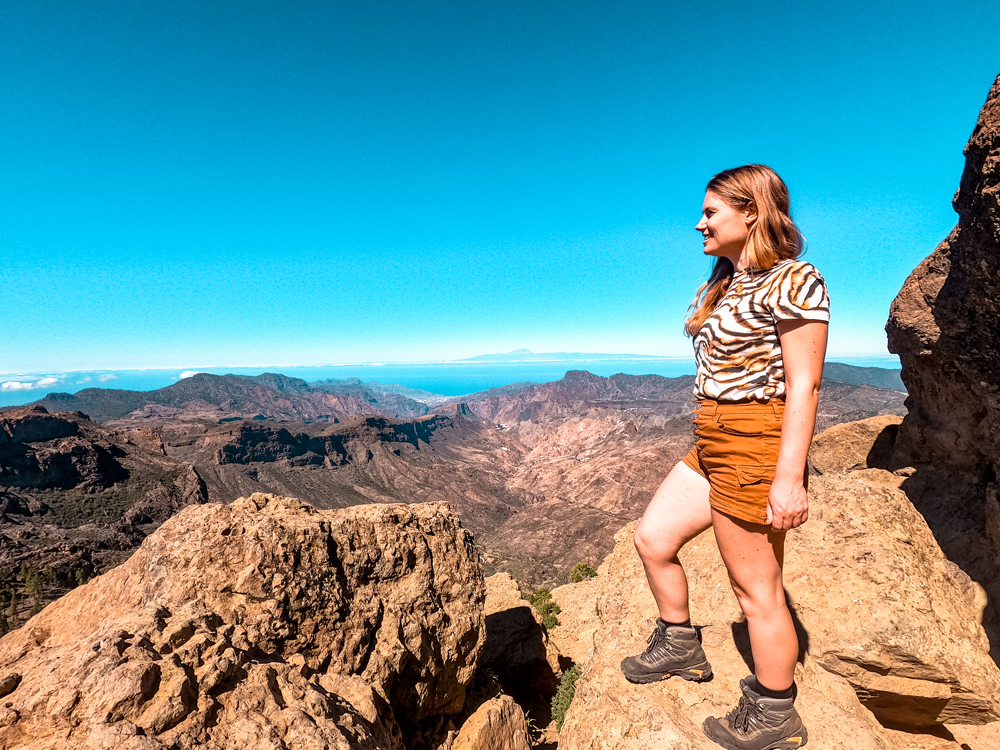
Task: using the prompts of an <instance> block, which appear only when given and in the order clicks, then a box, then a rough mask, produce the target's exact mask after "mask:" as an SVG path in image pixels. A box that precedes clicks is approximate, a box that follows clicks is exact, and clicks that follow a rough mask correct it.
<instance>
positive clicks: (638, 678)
mask: <svg viewBox="0 0 1000 750" xmlns="http://www.w3.org/2000/svg"><path fill="white" fill-rule="evenodd" d="M621 670H622V674H623V675H625V679H626V680H628V681H629V682H631V683H633V684H635V685H648V684H649V683H651V682H661V681H663V680H668V679H670V678H671V677H680V678H681V679H682V680H687V681H688V682H708V681H709V680H711V679H712V676H713V675H712V667H711V665H710V664H706V665H705V668H704V669H678V670H673V671H670V672H642V673H640V674H633V673H629V672H626V671H625V665H624V663H623V664H622V665H621Z"/></svg>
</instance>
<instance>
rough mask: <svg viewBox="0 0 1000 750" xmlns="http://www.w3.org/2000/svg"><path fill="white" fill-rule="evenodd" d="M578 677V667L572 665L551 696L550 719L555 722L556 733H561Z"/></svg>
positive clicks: (564, 673) (574, 693)
mask: <svg viewBox="0 0 1000 750" xmlns="http://www.w3.org/2000/svg"><path fill="white" fill-rule="evenodd" d="M579 677H580V667H578V666H575V665H574V666H573V668H572V669H567V670H566V671H565V672H563V676H562V679H561V680H560V681H559V688H558V689H557V690H556V694H555V695H554V696H552V718H553V719H555V721H556V730H557V731H560V732H561V731H562V726H563V722H564V721H566V712H567V711H569V706H570V704H571V703H572V702H573V696H574V695H576V681H577V680H578V679H579Z"/></svg>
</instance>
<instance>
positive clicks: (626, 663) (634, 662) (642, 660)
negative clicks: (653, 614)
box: [622, 618, 712, 683]
mask: <svg viewBox="0 0 1000 750" xmlns="http://www.w3.org/2000/svg"><path fill="white" fill-rule="evenodd" d="M646 643H647V644H649V645H648V646H647V647H646V650H645V651H643V652H642V653H641V654H636V655H635V656H628V657H626V658H625V659H623V660H622V673H623V674H624V675H625V679H626V680H628V681H629V682H638V683H646V682H656V681H658V680H665V679H667V678H668V677H670V676H672V675H677V676H679V677H682V678H683V679H685V680H693V681H695V682H704V681H705V680H710V679H712V665H711V664H709V663H708V657H707V656H705V651H704V649H702V647H701V640H700V639H699V638H698V631H696V630H695V629H694V628H692V627H682V626H677V625H667V624H666V623H665V622H664V621H663V620H661V619H659V618H657V620H656V630H654V631H653V634H652V635H650V636H649V640H647V641H646Z"/></svg>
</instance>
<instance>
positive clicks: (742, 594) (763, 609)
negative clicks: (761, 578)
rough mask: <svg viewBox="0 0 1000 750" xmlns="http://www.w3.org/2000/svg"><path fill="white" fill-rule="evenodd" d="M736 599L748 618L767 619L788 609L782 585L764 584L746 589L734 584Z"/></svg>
mask: <svg viewBox="0 0 1000 750" xmlns="http://www.w3.org/2000/svg"><path fill="white" fill-rule="evenodd" d="M733 593H735V594H736V601H737V602H738V603H739V605H740V609H741V610H743V614H744V615H746V618H747V619H748V620H756V619H767V618H769V617H771V616H772V615H774V614H775V613H776V612H781V611H782V610H785V609H787V604H786V602H785V590H784V588H783V587H782V586H781V585H780V583H779V584H778V585H777V586H773V585H762V586H755V587H753V588H749V589H745V588H742V587H740V586H737V585H736V584H734V585H733Z"/></svg>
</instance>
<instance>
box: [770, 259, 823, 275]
mask: <svg viewBox="0 0 1000 750" xmlns="http://www.w3.org/2000/svg"><path fill="white" fill-rule="evenodd" d="M771 271H772V272H773V273H775V274H777V275H779V276H783V277H799V278H807V277H819V278H820V279H822V278H823V274H821V273H820V272H819V269H818V268H816V266H814V265H813V264H812V263H810V262H809V261H807V260H798V259H797V258H790V259H788V260H782V261H778V262H777V263H775V264H774V267H773V268H772V269H771Z"/></svg>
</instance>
